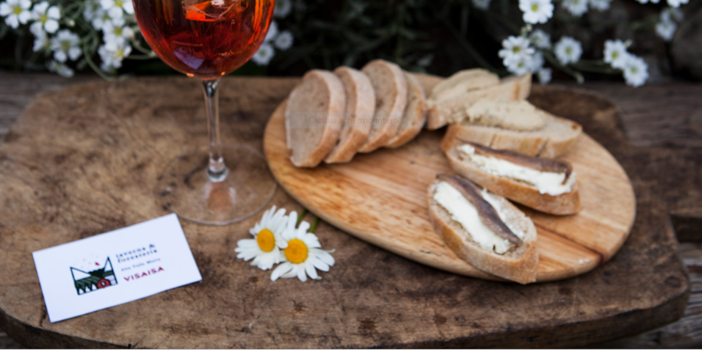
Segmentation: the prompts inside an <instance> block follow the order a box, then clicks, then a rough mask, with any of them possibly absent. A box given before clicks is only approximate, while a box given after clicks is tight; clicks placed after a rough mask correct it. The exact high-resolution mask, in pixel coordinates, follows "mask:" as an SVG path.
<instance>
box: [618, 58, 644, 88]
mask: <svg viewBox="0 0 702 352" xmlns="http://www.w3.org/2000/svg"><path fill="white" fill-rule="evenodd" d="M622 70H623V71H624V79H625V80H626V84H628V85H630V86H633V87H639V86H641V85H643V84H644V83H646V80H647V79H648V65H647V64H646V62H645V61H644V60H643V59H642V58H640V57H636V56H634V55H631V54H629V55H628V56H627V59H626V62H625V63H624V68H623V69H622Z"/></svg>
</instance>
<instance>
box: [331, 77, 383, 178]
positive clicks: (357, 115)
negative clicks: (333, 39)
mask: <svg viewBox="0 0 702 352" xmlns="http://www.w3.org/2000/svg"><path fill="white" fill-rule="evenodd" d="M334 74H335V75H336V76H337V77H339V79H340V80H341V83H342V84H343V85H344V91H345V92H346V111H345V113H344V122H343V125H342V128H341V135H340V136H339V143H337V145H336V146H335V147H334V149H332V151H331V152H330V153H329V155H327V157H326V158H325V159H324V162H325V163H327V164H332V163H345V162H349V161H351V159H353V156H354V155H355V154H356V152H357V151H358V149H359V148H361V146H362V145H363V144H364V143H365V142H366V139H367V138H368V132H370V128H371V122H372V121H373V113H374V112H375V92H374V91H373V86H372V85H371V82H370V80H369V79H368V77H367V76H366V75H364V74H363V73H362V72H361V71H358V70H355V69H353V68H350V67H343V66H342V67H339V68H337V69H336V70H334Z"/></svg>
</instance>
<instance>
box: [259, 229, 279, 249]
mask: <svg viewBox="0 0 702 352" xmlns="http://www.w3.org/2000/svg"><path fill="white" fill-rule="evenodd" d="M256 243H258V248H261V250H262V251H264V252H270V251H272V250H273V248H275V236H273V232H271V231H270V230H269V229H263V230H261V231H260V232H259V233H258V235H256Z"/></svg>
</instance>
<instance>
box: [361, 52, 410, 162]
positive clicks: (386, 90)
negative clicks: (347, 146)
mask: <svg viewBox="0 0 702 352" xmlns="http://www.w3.org/2000/svg"><path fill="white" fill-rule="evenodd" d="M361 71H362V72H363V73H365V74H366V75H367V76H368V78H370V81H371V84H372V85H373V90H374V91H375V114H374V115H373V123H372V125H371V130H370V133H369V134H368V139H367V140H366V142H365V144H363V146H361V148H360V149H359V152H361V153H369V152H372V151H374V150H376V149H378V148H380V147H382V146H384V145H385V144H387V143H388V141H390V139H392V138H393V137H395V135H396V134H397V130H398V129H399V128H400V122H401V121H402V115H403V113H404V112H405V106H406V105H407V79H406V78H405V75H404V73H402V70H401V69H400V67H399V66H397V65H396V64H394V63H392V62H388V61H384V60H373V61H371V62H369V63H368V64H366V66H365V67H363V69H362V70H361Z"/></svg>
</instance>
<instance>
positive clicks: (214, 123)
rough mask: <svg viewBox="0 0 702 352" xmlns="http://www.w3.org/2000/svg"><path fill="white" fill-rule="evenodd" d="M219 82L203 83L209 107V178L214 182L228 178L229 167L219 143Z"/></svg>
mask: <svg viewBox="0 0 702 352" xmlns="http://www.w3.org/2000/svg"><path fill="white" fill-rule="evenodd" d="M218 85H219V80H218V79H215V80H209V81H202V91H203V93H205V105H206V107H207V131H208V132H209V135H210V162H209V165H208V167H207V177H208V178H209V179H210V181H212V182H219V181H222V180H224V179H225V178H227V172H228V170H227V166H226V165H224V158H222V148H221V146H220V143H219V99H218V98H219V94H218V93H217V86H218Z"/></svg>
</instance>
